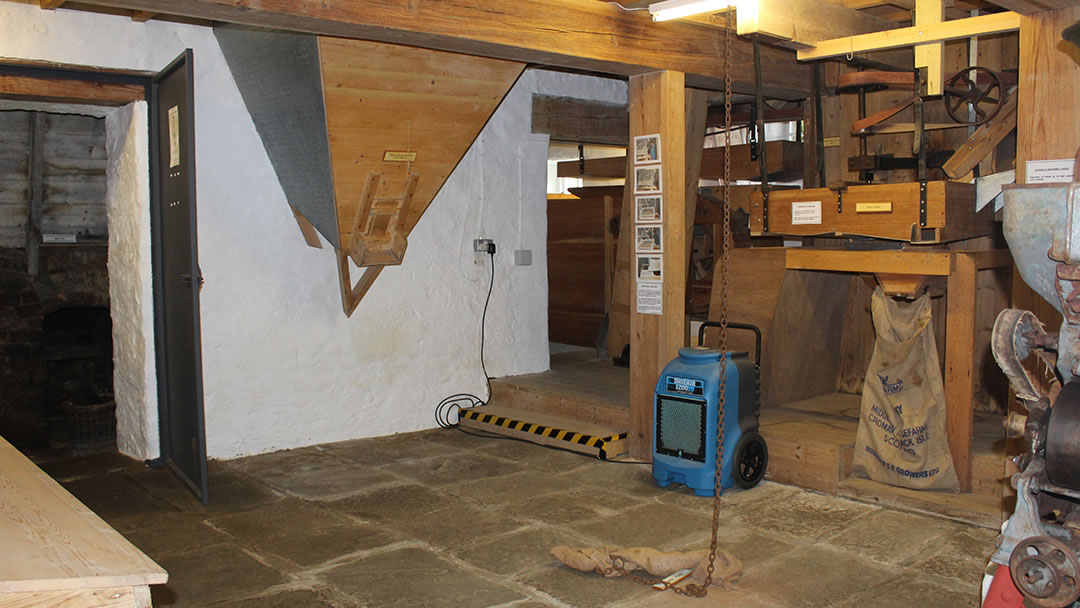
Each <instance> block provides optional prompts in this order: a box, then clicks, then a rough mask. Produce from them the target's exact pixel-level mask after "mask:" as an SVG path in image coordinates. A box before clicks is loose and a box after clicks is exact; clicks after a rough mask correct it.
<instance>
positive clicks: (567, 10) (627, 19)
mask: <svg viewBox="0 0 1080 608" xmlns="http://www.w3.org/2000/svg"><path fill="white" fill-rule="evenodd" d="M83 4H87V5H92V6H109V7H116V8H122V9H127V10H138V11H150V12H158V13H164V14H168V15H179V16H185V17H194V18H199V19H208V20H211V21H221V22H226V23H236V24H241V25H250V26H258V27H267V28H274V29H280V30H285V31H292V32H305V33H311V34H321V35H325V36H336V37H341V38H353V39H364V40H372V41H378V42H389V43H395V44H405V45H409V46H416V47H423V48H430V49H436V50H444V51H453V52H457V53H464V54H469V55H479V56H484V57H492V58H498V59H508V60H512V61H519V62H525V63H530V64H535V65H543V66H554V67H560V68H567V69H573V70H584V71H591V72H596V73H601V74H613V75H618V76H633V75H638V74H644V73H648V72H652V71H656V70H673V71H679V72H683V73H685V74H686V75H687V76H686V82H687V84H688V85H689V86H693V87H698V88H704V89H710V90H723V85H724V70H723V62H721V61H718V60H717V52H718V49H721V48H723V35H724V34H723V31H722V30H721V29H718V28H712V27H702V26H700V25H697V24H694V23H680V22H678V21H672V22H665V23H653V21H652V19H650V18H649V14H648V12H647V11H633V12H624V11H623V10H621V9H620V8H619V7H617V6H614V5H612V4H610V3H607V2H597V1H596V0H490V1H487V2H445V1H442V0H384V1H381V2H340V1H337V2H327V1H326V0H290V1H289V2H225V1H222V0H88V1H87V2H84V3H83ZM762 61H763V68H764V87H765V93H766V95H769V96H770V97H776V98H780V99H803V98H805V97H806V96H807V94H808V92H809V90H810V72H809V69H808V68H807V66H801V65H798V64H796V63H795V62H792V61H791V53H790V51H786V50H784V49H776V48H766V49H762ZM732 77H733V78H734V83H733V85H732V86H733V89H734V91H735V92H737V93H752V92H753V90H754V66H753V54H752V49H751V44H750V42H749V41H745V40H735V41H733V53H732Z"/></svg>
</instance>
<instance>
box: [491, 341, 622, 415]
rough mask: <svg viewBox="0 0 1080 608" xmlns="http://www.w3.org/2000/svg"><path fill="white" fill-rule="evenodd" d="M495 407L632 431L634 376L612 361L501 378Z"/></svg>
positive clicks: (497, 382)
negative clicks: (631, 392) (631, 410)
mask: <svg viewBox="0 0 1080 608" xmlns="http://www.w3.org/2000/svg"><path fill="white" fill-rule="evenodd" d="M552 363H553V365H554V363H555V361H554V358H553V361H552ZM491 404H492V405H498V406H505V407H509V408H513V409H516V410H523V411H530V412H536V413H539V414H546V415H550V416H557V417H560V418H566V419H570V420H576V421H579V422H584V423H588V424H596V425H600V426H604V427H609V428H616V429H628V428H630V372H629V370H628V369H626V368H620V367H615V366H614V365H612V363H611V362H610V361H601V360H592V361H584V362H575V363H572V364H569V365H560V366H558V367H553V368H552V369H551V371H547V372H543V373H539V374H526V375H522V376H511V377H508V378H500V379H498V380H492V381H491Z"/></svg>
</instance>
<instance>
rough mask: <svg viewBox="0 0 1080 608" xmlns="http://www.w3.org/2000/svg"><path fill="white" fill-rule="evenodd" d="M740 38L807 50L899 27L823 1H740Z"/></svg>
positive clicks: (738, 13) (737, 4)
mask: <svg viewBox="0 0 1080 608" xmlns="http://www.w3.org/2000/svg"><path fill="white" fill-rule="evenodd" d="M736 7H737V11H736V14H737V15H738V25H737V31H738V33H739V35H740V36H758V37H765V38H766V39H768V40H769V41H770V42H774V43H775V44H779V45H782V46H788V47H790V48H796V49H805V48H809V47H812V46H813V45H815V44H816V43H818V42H820V41H822V40H828V39H829V38H835V37H836V36H837V35H844V36H852V35H855V34H867V33H870V32H881V31H883V30H888V29H892V28H894V27H896V24H894V23H893V22H891V21H888V20H886V19H880V18H878V17H874V16H873V15H870V14H868V13H864V12H861V11H857V10H855V9H851V8H847V7H845V6H842V5H840V4H834V3H832V2H822V1H821V0H738V1H737V2H736Z"/></svg>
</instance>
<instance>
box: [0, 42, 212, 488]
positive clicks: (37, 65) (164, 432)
mask: <svg viewBox="0 0 1080 608" xmlns="http://www.w3.org/2000/svg"><path fill="white" fill-rule="evenodd" d="M191 57H192V53H191V49H186V50H185V52H184V53H183V54H182V55H180V56H179V57H177V58H176V59H175V60H173V61H172V62H171V63H170V64H169V65H168V66H166V67H165V68H164V69H162V70H161V71H160V72H147V71H134V70H114V69H102V68H94V67H88V66H79V65H70V64H57V63H51V62H44V61H34V60H19V59H7V58H5V59H3V60H0V99H12V100H17V101H29V102H43V103H65V104H75V105H80V104H81V105H93V106H114V107H118V106H123V105H127V104H128V103H131V102H135V101H145V102H146V103H147V106H148V111H147V122H148V124H147V125H146V129H147V133H148V145H149V150H148V153H149V155H150V158H149V162H150V192H149V197H150V210H149V211H150V235H149V236H150V240H151V246H150V249H151V274H152V277H151V281H152V283H153V294H154V297H153V303H152V305H153V306H154V324H153V325H154V366H155V371H156V374H157V396H158V407H157V414H158V435H159V450H160V451H159V454H158V457H157V458H152V459H150V460H149V461H148V463H149V464H151V465H161V464H165V463H166V460H167V458H166V455H167V454H168V453H169V452H168V449H169V443H168V442H169V418H168V394H167V391H166V390H165V389H166V388H167V387H168V373H167V370H166V369H165V366H164V361H165V353H164V330H163V324H164V319H163V318H162V315H161V314H159V311H160V310H161V298H162V290H161V285H160V280H161V260H162V251H161V232H160V231H161V217H160V206H159V204H158V203H159V201H160V196H161V193H160V181H159V180H160V175H158V170H157V165H156V163H155V160H156V157H157V155H158V151H157V144H158V141H159V140H158V139H157V138H158V137H160V135H161V134H160V133H157V132H156V131H157V130H156V128H155V126H154V123H155V121H154V116H153V113H152V109H153V103H152V99H153V86H154V79H155V77H156V76H157V75H158V74H163V73H166V72H168V71H170V70H172V69H173V68H175V67H176V65H177V64H178V63H179V62H182V61H184V60H188V62H189V63H188V65H189V66H191V65H192V63H191ZM189 95H190V93H189ZM188 103H190V104H192V107H194V100H193V98H189V99H188ZM185 128H187V129H191V132H189V133H188V135H189V137H190V139H189V140H188V141H191V142H194V125H193V124H191V122H190V121H188V122H187V124H186V125H185ZM193 152H194V151H192V153H193ZM192 212H193V213H194V209H193V210H192ZM196 233H197V225H193V230H192V238H193V239H194V238H195V235H196ZM193 250H194V252H195V253H194V255H195V263H196V265H197V264H198V261H197V260H198V250H197V248H195V249H193ZM197 301H198V295H197V294H196V302H197ZM110 312H111V310H110ZM195 323H196V326H197V331H198V329H199V328H198V326H199V324H200V315H199V310H198V306H196V311H195ZM196 338H197V343H198V344H200V348H198V349H197V352H196V365H197V368H196V369H197V373H198V375H199V383H200V387H199V390H198V392H197V394H198V406H199V409H200V412H201V410H202V408H203V392H202V349H201V332H200V333H197V335H196ZM199 431H200V432H201V433H202V435H203V437H204V441H203V444H204V447H205V433H206V428H205V420H204V419H203V417H202V416H201V415H200V422H199ZM203 460H204V463H205V454H204V455H203ZM204 468H205V464H204ZM203 477H204V479H205V470H204V471H203ZM181 479H183V477H181ZM184 481H185V484H187V480H184ZM187 485H190V484H187ZM192 489H195V488H192ZM204 496H205V495H204Z"/></svg>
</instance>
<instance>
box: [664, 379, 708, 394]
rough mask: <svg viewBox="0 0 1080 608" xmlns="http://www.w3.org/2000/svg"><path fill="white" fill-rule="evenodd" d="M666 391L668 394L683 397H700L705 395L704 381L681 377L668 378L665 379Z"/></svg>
mask: <svg viewBox="0 0 1080 608" xmlns="http://www.w3.org/2000/svg"><path fill="white" fill-rule="evenodd" d="M666 384H667V391H668V392H669V393H680V394H683V395H697V396H699V397H700V396H702V395H704V394H705V381H704V380H698V379H697V378H686V377H683V376H668V377H667V383H666Z"/></svg>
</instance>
